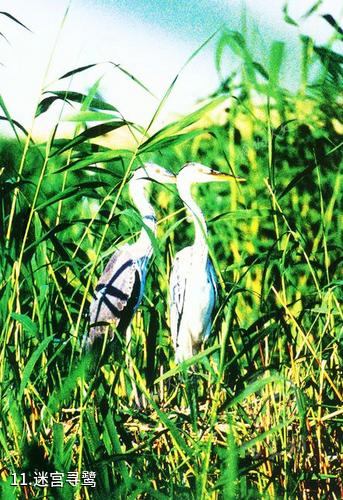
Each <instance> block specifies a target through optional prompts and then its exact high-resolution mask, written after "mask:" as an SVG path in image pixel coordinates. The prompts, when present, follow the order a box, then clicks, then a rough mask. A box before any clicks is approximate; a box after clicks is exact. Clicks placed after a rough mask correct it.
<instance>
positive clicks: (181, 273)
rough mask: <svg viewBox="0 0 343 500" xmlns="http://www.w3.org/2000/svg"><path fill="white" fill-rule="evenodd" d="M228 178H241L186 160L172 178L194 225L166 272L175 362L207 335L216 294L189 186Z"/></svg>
mask: <svg viewBox="0 0 343 500" xmlns="http://www.w3.org/2000/svg"><path fill="white" fill-rule="evenodd" d="M228 180H236V181H244V180H245V179H243V178H241V177H235V176H232V175H230V174H223V173H221V172H217V171H216V170H213V169H211V168H209V167H206V166H204V165H201V164H200V163H186V164H185V165H184V166H183V167H182V169H181V170H180V172H179V173H178V175H177V178H176V184H177V188H178V191H179V195H180V198H181V199H182V201H183V203H184V204H185V205H186V207H187V208H188V210H189V212H190V214H191V217H192V219H193V222H194V226H195V238H194V244H193V245H191V246H188V247H186V248H183V249H182V250H180V251H179V252H178V253H177V254H176V256H175V259H174V262H173V265H172V270H171V274H170V291H169V306H170V328H171V334H172V341H173V344H174V349H175V361H176V363H180V362H182V361H184V360H186V359H188V358H191V357H192V356H194V354H196V353H197V352H198V350H199V348H200V346H201V344H202V342H203V341H205V340H206V339H207V338H208V336H209V334H210V330H211V315H212V311H213V307H214V304H215V301H216V295H217V287H216V281H217V280H216V275H215V271H214V268H213V264H212V262H211V259H210V257H209V254H208V246H207V228H206V222H205V218H204V216H203V213H202V211H201V210H200V208H199V206H198V205H197V204H196V203H195V201H194V199H193V198H192V195H191V187H192V184H196V183H205V182H218V181H228Z"/></svg>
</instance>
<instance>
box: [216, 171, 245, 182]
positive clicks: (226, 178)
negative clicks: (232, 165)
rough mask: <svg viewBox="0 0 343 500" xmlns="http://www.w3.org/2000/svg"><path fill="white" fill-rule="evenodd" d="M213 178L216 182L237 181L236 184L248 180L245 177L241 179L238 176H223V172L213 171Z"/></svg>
mask: <svg viewBox="0 0 343 500" xmlns="http://www.w3.org/2000/svg"><path fill="white" fill-rule="evenodd" d="M209 175H210V176H211V177H214V178H215V179H213V180H216V181H236V182H245V181H246V179H244V177H239V176H238V175H231V174H223V173H222V172H216V171H215V170H213V171H212V172H211V173H210V174H209Z"/></svg>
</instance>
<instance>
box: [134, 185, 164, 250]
mask: <svg viewBox="0 0 343 500" xmlns="http://www.w3.org/2000/svg"><path fill="white" fill-rule="evenodd" d="M148 182H149V181H146V180H143V179H139V180H134V181H131V182H130V184H129V190H130V196H131V198H132V201H133V203H134V204H135V205H136V207H137V209H138V211H139V213H140V215H141V217H142V219H143V224H144V226H146V227H148V228H149V229H150V230H151V231H152V232H153V234H154V235H155V236H156V225H157V221H156V215H155V211H154V209H153V207H152V205H151V204H150V203H149V201H148V198H147V194H146V188H147V184H148ZM149 232H150V231H149ZM136 244H137V248H139V249H140V250H141V251H142V254H144V255H147V256H149V255H150V254H151V252H152V243H151V235H150V234H149V233H148V232H147V231H146V229H145V227H142V229H141V232H140V235H139V238H138V240H137V242H136Z"/></svg>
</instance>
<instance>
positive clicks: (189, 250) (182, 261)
mask: <svg viewBox="0 0 343 500" xmlns="http://www.w3.org/2000/svg"><path fill="white" fill-rule="evenodd" d="M193 250H194V249H193V247H186V248H184V249H183V250H181V251H180V252H179V253H178V254H177V255H176V257H175V260H174V263H173V267H172V271H171V274H170V298H169V303H170V329H171V334H172V340H173V343H174V347H175V349H176V350H177V348H178V336H179V334H180V325H181V321H182V317H183V313H184V311H185V310H186V308H185V306H186V304H185V301H186V300H187V301H189V298H190V295H189V292H190V291H191V290H194V293H192V297H193V299H194V300H193V301H192V305H191V306H190V304H188V308H187V318H188V320H187V321H191V322H192V314H193V312H192V310H191V309H190V307H193V306H194V307H195V310H194V316H193V318H194V321H195V320H196V319H198V316H199V314H200V315H202V318H201V322H202V323H203V328H204V330H203V331H202V335H203V340H206V339H207V338H208V336H209V333H210V326H211V315H212V311H213V307H214V304H215V301H216V299H217V277H216V274H215V270H214V267H213V264H212V262H211V260H210V258H208V260H207V263H206V276H207V284H206V283H202V282H201V276H202V274H201V270H200V269H199V281H198V279H197V271H196V270H195V272H194V271H192V278H191V280H190V282H189V283H188V284H187V276H188V272H189V269H191V268H193V269H194V255H193ZM198 283H199V284H198ZM196 287H198V288H196ZM187 289H188V292H187ZM198 291H199V294H200V295H199V294H197V292H198ZM186 293H188V296H187V297H186ZM204 300H205V303H204ZM189 327H190V330H192V328H193V325H192V324H191V323H190V324H189ZM194 341H195V339H193V341H192V342H194Z"/></svg>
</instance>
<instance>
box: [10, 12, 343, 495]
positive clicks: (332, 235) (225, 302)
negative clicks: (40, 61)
mask: <svg viewBox="0 0 343 500" xmlns="http://www.w3.org/2000/svg"><path fill="white" fill-rule="evenodd" d="M285 14H287V12H285ZM288 20H289V19H288ZM301 43H302V46H303V59H302V70H301V71H302V73H301V78H300V80H301V84H300V87H299V90H298V91H296V92H293V93H291V92H290V91H289V90H286V88H285V87H284V86H283V85H282V78H281V72H280V70H281V69H282V63H283V58H284V55H285V53H284V52H285V48H284V46H283V44H282V43H281V42H278V41H275V42H273V43H272V45H271V47H270V48H269V64H268V65H267V66H266V65H263V64H262V63H261V61H257V60H254V56H253V54H252V51H251V49H250V47H249V46H248V44H247V42H246V38H245V37H244V36H243V35H242V34H241V33H238V32H232V31H225V32H223V33H222V34H221V35H220V36H219V37H218V41H217V52H216V62H217V65H218V68H219V67H221V73H222V74H224V75H225V76H224V77H223V80H222V82H221V84H220V87H219V89H218V92H216V93H215V95H213V96H211V97H210V98H209V99H207V100H206V102H204V103H201V104H200V106H199V107H198V109H197V111H195V112H194V113H191V114H190V115H187V116H185V117H182V118H180V119H178V120H177V121H175V122H173V123H171V124H169V125H167V126H166V127H164V128H163V129H161V130H159V131H157V132H156V133H154V134H153V135H150V133H149V130H150V128H149V129H148V130H144V129H142V128H141V127H139V126H138V125H137V124H134V123H128V122H127V121H126V120H125V119H124V118H123V117H122V115H121V114H120V112H119V111H118V110H117V109H116V107H115V106H114V105H112V104H110V103H107V102H104V100H103V99H101V97H99V90H100V87H99V85H100V83H99V82H96V83H95V84H93V85H92V86H91V88H90V91H89V93H88V94H87V95H83V94H82V93H80V92H76V91H71V90H68V88H66V89H65V90H64V91H61V90H56V89H54V88H49V89H46V92H45V93H44V94H43V95H42V96H41V100H40V102H39V104H38V106H37V112H36V115H37V117H38V118H37V119H39V116H40V115H41V114H43V113H49V110H50V107H52V106H56V105H57V102H58V101H63V103H64V108H63V110H62V115H61V120H62V119H63V116H65V113H67V112H68V113H69V114H70V109H68V111H66V109H67V107H68V103H72V104H73V105H74V106H78V110H77V112H75V113H74V115H73V117H72V118H71V119H72V120H74V122H75V133H74V136H73V137H72V138H69V139H67V138H61V137H59V136H58V128H59V125H60V124H59V123H57V124H56V127H54V128H53V129H52V130H51V133H50V136H49V139H48V140H47V142H45V143H36V142H35V141H34V139H33V137H32V136H31V133H30V131H25V129H24V128H23V127H22V126H21V125H20V124H18V123H17V122H16V121H15V117H11V114H10V111H9V110H7V108H6V104H5V102H4V100H3V99H1V100H0V106H1V108H2V110H3V117H2V119H4V120H7V121H8V122H9V123H10V125H11V127H12V129H13V133H14V134H15V135H16V136H17V138H16V139H15V138H14V139H8V138H7V139H5V138H3V139H2V140H1V142H0V162H1V163H0V167H1V169H0V172H1V177H0V183H1V212H0V220H1V224H0V242H1V255H0V259H1V265H0V273H1V276H0V297H1V303H0V324H1V338H0V401H1V413H0V443H1V447H0V472H1V478H2V482H1V493H2V498H6V499H10V498H19V497H23V498H35V497H37V498H43V497H44V498H63V499H68V498H74V497H75V498H85V499H88V498H99V499H102V498H174V497H180V498H251V499H253V498H254V499H255V498H306V499H310V498H340V487H341V486H342V485H341V483H340V480H341V479H340V473H341V469H340V463H339V446H340V439H341V434H340V433H341V424H342V409H341V402H342V396H341V388H342V386H341V361H340V355H339V345H340V343H339V341H340V335H341V326H342V311H341V308H340V300H341V285H342V281H341V275H340V274H339V264H340V262H341V253H340V250H341V249H340V243H341V241H342V238H341V228H342V225H341V224H339V222H340V221H339V202H340V173H339V164H340V159H341V145H342V141H341V136H342V124H341V123H342V116H341V111H340V108H339V104H341V96H340V90H341V88H342V66H341V64H342V59H341V56H339V55H338V54H337V53H335V52H334V51H333V50H332V49H331V48H330V46H326V47H317V46H316V45H315V44H314V42H313V40H311V39H310V38H305V37H302V39H301ZM230 50H231V51H233V52H234V53H235V54H236V56H238V58H239V61H240V65H239V68H238V69H237V71H236V72H235V74H229V75H226V74H225V67H223V65H222V61H223V59H222V57H223V53H224V52H225V51H230ZM318 64H319V65H320V70H319V71H317V72H316V74H315V75H316V76H314V77H313V76H312V79H310V77H309V75H310V74H312V71H311V68H313V67H317V65H318ZM90 66H91V65H90ZM90 66H89V67H90ZM89 67H83V68H77V69H75V70H72V71H68V73H66V74H65V75H63V76H62V77H61V81H62V82H63V81H65V80H66V79H67V78H71V77H73V76H74V75H76V74H77V73H79V72H84V75H85V77H86V76H87V70H88V69H89ZM121 69H122V70H123V71H126V70H124V69H123V68H121ZM128 76H129V77H130V75H128ZM136 82H137V84H138V85H143V84H141V82H139V81H138V80H136ZM174 84H175V82H173V84H172V85H171V87H170V89H169V90H168V92H167V94H166V96H165V98H167V97H168V94H169V92H170V91H172V88H173V85H174ZM164 100H165V99H163V100H162V102H161V103H160V105H159V106H158V107H157V110H156V113H155V115H154V117H156V116H157V114H158V113H159V111H160V109H161V106H163V103H164ZM154 117H153V119H152V122H151V124H152V123H153V121H154ZM120 127H125V128H126V129H127V131H128V134H130V135H131V137H134V138H136V144H135V146H134V147H132V148H127V149H116V148H115V147H111V148H109V147H106V146H104V145H101V141H99V140H98V139H99V138H100V137H101V136H102V135H103V134H105V133H106V134H107V133H111V132H112V131H115V130H116V129H118V128H120ZM23 134H24V138H22V135H23ZM147 160H153V161H156V162H159V163H161V164H162V165H165V166H166V167H168V168H171V169H172V170H174V171H175V172H177V171H178V169H179V168H180V167H181V165H182V164H183V163H185V162H186V161H190V160H192V161H199V162H202V163H204V164H206V165H212V166H215V167H217V168H218V169H221V170H225V171H234V172H235V173H237V174H241V175H244V177H246V178H247V182H246V183H245V185H244V186H236V185H232V186H231V187H230V189H229V187H227V186H225V185H218V186H217V185H211V186H210V187H211V189H209V188H208V187H203V186H202V187H199V188H198V189H197V190H196V191H195V193H196V198H197V200H198V202H199V204H200V205H201V207H202V209H203V211H204V213H205V214H206V218H207V221H208V226H209V234H210V237H209V246H210V252H211V255H212V257H213V259H214V263H215V267H216V270H217V273H218V277H219V283H220V287H219V288H220V300H219V302H218V307H217V311H216V315H215V319H214V324H213V329H212V333H211V336H210V339H209V341H208V342H207V344H206V345H205V346H204V349H203V351H202V352H201V353H199V354H198V355H196V356H195V357H194V358H193V359H192V360H190V361H189V362H185V363H183V364H182V365H180V366H176V365H175V363H174V354H173V349H172V346H171V340H170V333H169V326H168V325H169V320H168V312H167V305H166V296H167V290H168V275H169V269H170V265H171V260H172V258H173V255H174V254H175V253H176V252H177V251H178V250H179V249H180V248H182V247H183V246H185V245H186V244H188V243H189V242H191V241H192V238H193V228H192V226H191V225H190V224H188V222H187V220H186V214H185V212H184V209H183V207H182V204H181V202H180V200H179V199H178V197H177V194H176V192H175V190H173V189H169V188H168V189H167V188H166V187H162V186H158V187H154V188H153V191H152V202H153V204H154V206H155V207H156V210H157V215H158V220H159V225H158V237H157V238H156V239H154V241H153V244H154V258H153V261H152V263H151V266H150V270H149V274H148V279H147V286H146V294H145V297H144V300H143V304H142V306H141V307H140V309H139V311H138V313H137V315H136V317H135V319H134V322H133V327H132V330H133V338H132V341H131V343H130V345H129V346H127V345H125V339H121V338H118V339H117V340H116V342H115V349H114V350H115V352H114V353H113V355H112V356H111V357H110V358H108V359H107V360H105V361H104V364H103V366H102V367H101V368H99V369H98V370H97V371H96V373H91V372H90V371H89V359H88V358H87V357H85V356H84V355H83V354H82V352H81V343H82V337H83V335H84V334H86V332H87V330H88V319H87V311H88V306H89V301H90V298H91V293H92V288H93V286H94V285H95V283H96V281H97V277H98V276H99V275H100V274H101V272H102V270H103V267H104V265H105V264H106V261H107V260H108V257H109V255H111V254H112V252H113V251H114V250H115V249H116V248H117V247H118V246H120V245H121V244H122V243H124V242H131V241H133V240H134V238H135V237H136V235H137V232H138V231H139V230H140V227H141V222H140V219H139V216H138V215H137V213H136V210H135V208H134V207H132V205H131V202H130V200H129V198H128V193H127V181H128V179H129V176H130V172H131V171H132V169H134V168H136V166H138V165H139V164H140V163H141V162H144V161H147ZM190 365H195V366H196V370H195V372H194V373H193V374H192V376H189V374H188V367H189V366H190ZM135 386H137V388H138V392H139V394H140V397H141V399H142V400H143V401H144V402H145V405H144V409H142V410H141V409H138V408H137V407H136V406H135V403H134V398H135V394H134V389H135ZM35 470H36V471H47V472H53V471H58V472H63V473H65V474H67V473H68V472H70V471H78V472H79V474H80V477H81V473H82V471H94V472H96V488H92V487H87V486H81V485H80V484H79V485H77V486H75V487H73V486H71V485H68V484H65V485H64V486H63V488H38V487H34V486H33V485H29V484H28V485H25V486H23V485H22V486H17V487H15V486H12V485H11V483H13V477H12V476H11V474H13V473H17V474H18V475H19V474H21V473H22V472H26V473H27V477H28V478H29V479H30V480H31V479H32V475H33V473H34V471H35Z"/></svg>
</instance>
